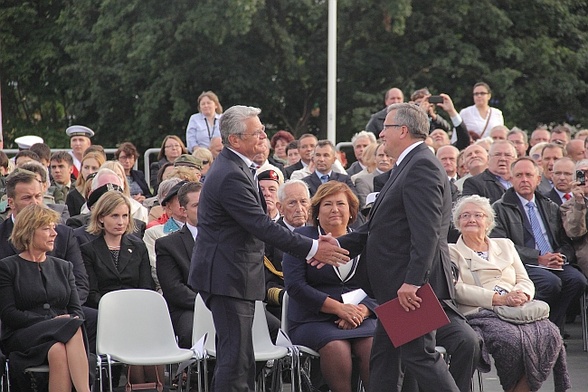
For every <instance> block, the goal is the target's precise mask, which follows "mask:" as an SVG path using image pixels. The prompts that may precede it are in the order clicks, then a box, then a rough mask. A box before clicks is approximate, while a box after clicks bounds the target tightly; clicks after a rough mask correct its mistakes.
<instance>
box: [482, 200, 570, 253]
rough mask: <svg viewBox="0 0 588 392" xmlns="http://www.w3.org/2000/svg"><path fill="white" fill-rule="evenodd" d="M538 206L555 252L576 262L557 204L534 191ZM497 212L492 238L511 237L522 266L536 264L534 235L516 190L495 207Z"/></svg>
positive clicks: (495, 204)
mask: <svg viewBox="0 0 588 392" xmlns="http://www.w3.org/2000/svg"><path fill="white" fill-rule="evenodd" d="M535 203H536V204H537V208H538V210H539V213H540V214H541V217H542V219H543V224H544V225H546V227H545V229H546V230H547V237H549V243H550V244H551V247H552V248H553V251H554V252H560V253H563V254H564V255H566V257H567V258H568V262H570V263H575V262H576V253H575V251H574V247H573V245H572V242H571V240H570V239H569V237H568V236H566V234H565V231H564V229H563V225H562V221H561V213H560V211H559V207H558V206H557V204H555V203H554V202H552V201H551V200H549V199H548V198H546V197H545V196H543V195H541V194H540V193H539V191H535ZM492 208H494V211H496V227H494V229H493V230H492V233H490V237H494V238H509V239H510V240H511V241H512V242H514V244H515V248H516V250H517V252H519V256H520V257H521V260H522V261H523V264H537V258H538V257H539V251H538V250H537V249H535V236H534V235H533V229H532V228H531V223H529V218H528V215H527V211H525V207H523V205H522V204H521V201H520V200H519V198H518V196H517V194H516V193H515V191H514V189H513V188H510V189H509V190H508V191H506V193H505V194H504V196H503V197H502V198H501V199H500V200H499V201H497V202H496V203H494V204H493V205H492Z"/></svg>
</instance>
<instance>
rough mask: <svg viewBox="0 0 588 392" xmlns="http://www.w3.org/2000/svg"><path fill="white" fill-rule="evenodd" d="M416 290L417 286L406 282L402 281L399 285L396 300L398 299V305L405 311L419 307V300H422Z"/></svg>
mask: <svg viewBox="0 0 588 392" xmlns="http://www.w3.org/2000/svg"><path fill="white" fill-rule="evenodd" d="M417 290H418V287H416V286H414V285H412V284H408V283H403V284H402V286H400V288H399V289H398V292H397V293H398V300H399V301H400V305H401V306H402V307H403V308H404V310H406V311H407V312H409V311H411V310H417V309H418V308H420V307H421V302H423V299H422V298H420V297H417V295H416V292H417Z"/></svg>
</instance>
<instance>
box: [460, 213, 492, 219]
mask: <svg viewBox="0 0 588 392" xmlns="http://www.w3.org/2000/svg"><path fill="white" fill-rule="evenodd" d="M485 217H486V214H484V213H481V212H476V213H474V214H472V213H470V212H464V213H463V214H461V215H460V216H459V219H463V220H470V219H471V218H474V219H475V220H482V219H484V218H485Z"/></svg>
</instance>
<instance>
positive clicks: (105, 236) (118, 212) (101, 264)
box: [80, 191, 163, 383]
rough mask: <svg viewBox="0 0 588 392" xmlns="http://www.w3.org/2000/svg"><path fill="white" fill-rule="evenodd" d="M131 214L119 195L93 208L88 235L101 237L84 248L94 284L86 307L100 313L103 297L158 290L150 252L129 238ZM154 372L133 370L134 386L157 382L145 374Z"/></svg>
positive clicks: (113, 194) (105, 197)
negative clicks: (126, 290) (112, 293)
mask: <svg viewBox="0 0 588 392" xmlns="http://www.w3.org/2000/svg"><path fill="white" fill-rule="evenodd" d="M130 212H131V201H130V199H129V198H128V197H126V196H125V195H123V194H122V193H120V192H118V191H108V192H106V193H105V194H104V195H102V196H100V199H98V201H97V202H96V204H95V205H94V206H93V207H92V215H91V217H90V223H89V224H88V228H87V231H88V232H89V233H91V234H94V235H97V236H98V237H97V238H96V239H94V240H92V241H90V242H87V243H85V244H83V245H82V246H81V247H80V249H81V251H82V258H83V259H84V264H85V265H86V272H87V273H88V280H89V281H90V294H89V295H88V299H87V300H86V306H89V307H92V308H96V309H97V308H98V304H99V303H100V299H101V298H102V296H103V295H104V294H106V293H109V292H111V291H114V290H123V289H149V290H154V289H155V284H154V283H153V279H152V278H151V265H150V264H149V255H148V254H147V248H146V247H145V244H144V243H143V241H141V240H140V239H138V238H137V237H135V236H133V235H129V234H131V233H132V232H133V230H134V228H135V225H134V222H133V219H131V214H130ZM152 370H153V367H152V366H146V367H142V366H133V367H132V370H131V382H132V383H145V382H152V381H155V379H156V377H155V376H154V374H146V373H145V372H149V371H151V373H153V372H152ZM161 370H163V367H162V368H161Z"/></svg>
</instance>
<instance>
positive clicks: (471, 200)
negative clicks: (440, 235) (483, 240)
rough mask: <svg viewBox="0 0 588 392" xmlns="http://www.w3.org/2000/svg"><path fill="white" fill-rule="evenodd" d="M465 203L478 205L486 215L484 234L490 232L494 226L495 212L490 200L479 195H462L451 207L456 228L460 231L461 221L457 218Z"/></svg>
mask: <svg viewBox="0 0 588 392" xmlns="http://www.w3.org/2000/svg"><path fill="white" fill-rule="evenodd" d="M466 204H473V205H475V206H476V207H479V208H480V209H481V210H482V211H484V214H485V215H486V235H488V234H490V232H491V231H492V229H493V228H494V226H496V222H495V221H494V220H495V217H496V213H495V212H494V209H493V208H492V206H491V205H490V200H489V199H488V198H486V197H482V196H479V195H471V196H464V197H462V198H460V199H459V200H458V201H457V203H455V206H454V207H453V212H452V213H453V225H454V226H455V228H456V229H457V230H459V231H460V232H461V221H460V219H459V217H460V215H461V213H462V212H463V209H464V207H465V205H466Z"/></svg>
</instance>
